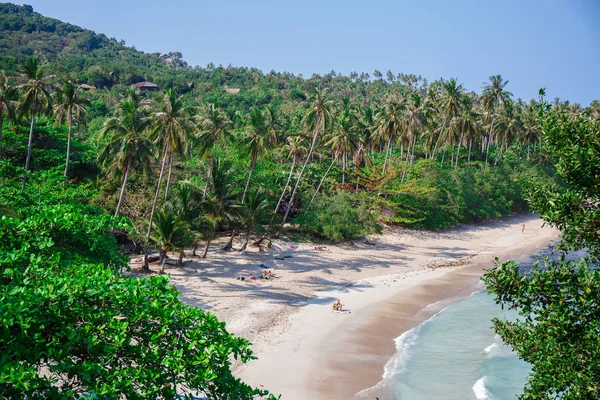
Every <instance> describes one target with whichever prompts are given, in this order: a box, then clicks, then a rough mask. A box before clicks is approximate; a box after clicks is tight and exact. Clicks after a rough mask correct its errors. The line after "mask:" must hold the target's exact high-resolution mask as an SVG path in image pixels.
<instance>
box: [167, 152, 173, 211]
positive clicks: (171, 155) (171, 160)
mask: <svg viewBox="0 0 600 400" xmlns="http://www.w3.org/2000/svg"><path fill="white" fill-rule="evenodd" d="M172 167H173V151H171V152H169V173H168V175H167V186H166V188H165V201H166V200H167V197H169V186H170V184H171V168H172Z"/></svg>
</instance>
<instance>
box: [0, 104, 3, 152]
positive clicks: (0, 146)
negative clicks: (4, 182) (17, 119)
mask: <svg viewBox="0 0 600 400" xmlns="http://www.w3.org/2000/svg"><path fill="white" fill-rule="evenodd" d="M3 123H4V110H2V107H0V160H2V149H3V147H4V146H3V145H2V141H3V140H2V124H3Z"/></svg>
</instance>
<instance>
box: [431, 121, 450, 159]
mask: <svg viewBox="0 0 600 400" xmlns="http://www.w3.org/2000/svg"><path fill="white" fill-rule="evenodd" d="M447 120H448V118H445V119H444V123H443V124H442V130H441V131H440V135H439V136H438V137H437V139H436V141H435V146H433V151H432V152H431V158H433V157H435V153H436V152H437V148H438V144H439V142H440V139H441V138H442V136H443V135H444V129H445V128H446V121H447ZM444 150H445V149H444Z"/></svg>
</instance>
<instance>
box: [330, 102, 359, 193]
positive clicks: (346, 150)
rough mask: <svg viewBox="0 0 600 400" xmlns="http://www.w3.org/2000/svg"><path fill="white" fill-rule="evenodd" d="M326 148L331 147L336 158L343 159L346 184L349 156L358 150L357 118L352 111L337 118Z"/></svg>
mask: <svg viewBox="0 0 600 400" xmlns="http://www.w3.org/2000/svg"><path fill="white" fill-rule="evenodd" d="M326 139H327V142H326V143H325V145H326V146H329V147H330V148H331V150H332V153H333V154H335V158H336V159H337V158H338V156H341V157H342V184H344V183H345V182H346V167H347V163H348V158H349V155H351V154H353V153H354V151H355V150H356V149H357V148H358V142H359V137H358V135H357V126H356V117H355V115H354V113H353V112H352V111H351V110H350V109H346V110H344V111H343V112H342V113H341V114H340V115H338V117H337V118H336V121H335V124H334V128H333V132H331V133H330V134H329V135H328V136H327V138H326Z"/></svg>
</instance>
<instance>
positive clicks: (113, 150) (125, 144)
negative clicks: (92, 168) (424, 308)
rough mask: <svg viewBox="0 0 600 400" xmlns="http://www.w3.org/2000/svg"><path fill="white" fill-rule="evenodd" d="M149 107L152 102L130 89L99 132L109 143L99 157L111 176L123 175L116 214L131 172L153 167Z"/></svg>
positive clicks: (145, 171) (143, 170)
mask: <svg viewBox="0 0 600 400" xmlns="http://www.w3.org/2000/svg"><path fill="white" fill-rule="evenodd" d="M148 108H149V102H148V101H146V100H141V99H140V97H139V95H138V94H137V93H136V92H135V91H133V90H130V91H129V92H128V95H127V97H125V98H123V99H121V101H120V102H119V105H118V106H117V110H116V116H114V117H111V118H109V119H107V120H106V122H105V123H104V126H103V128H102V130H101V131H100V139H101V140H107V143H106V145H105V146H104V147H103V148H102V150H101V151H100V153H99V154H98V160H99V161H100V163H101V164H102V166H106V165H108V174H109V175H117V174H121V175H122V176H123V178H122V184H121V193H120V194H119V202H118V203H117V208H116V210H115V216H117V215H119V210H120V209H121V205H122V203H123V197H124V195H125V188H126V186H127V178H128V176H129V172H130V171H131V170H136V171H141V172H144V173H147V172H148V171H149V170H150V165H151V155H152V154H153V152H154V151H153V149H154V147H153V145H152V142H151V141H150V139H149V138H148V134H147V133H148V130H149V128H150V124H151V121H152V120H151V118H150V117H149V115H148Z"/></svg>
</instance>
